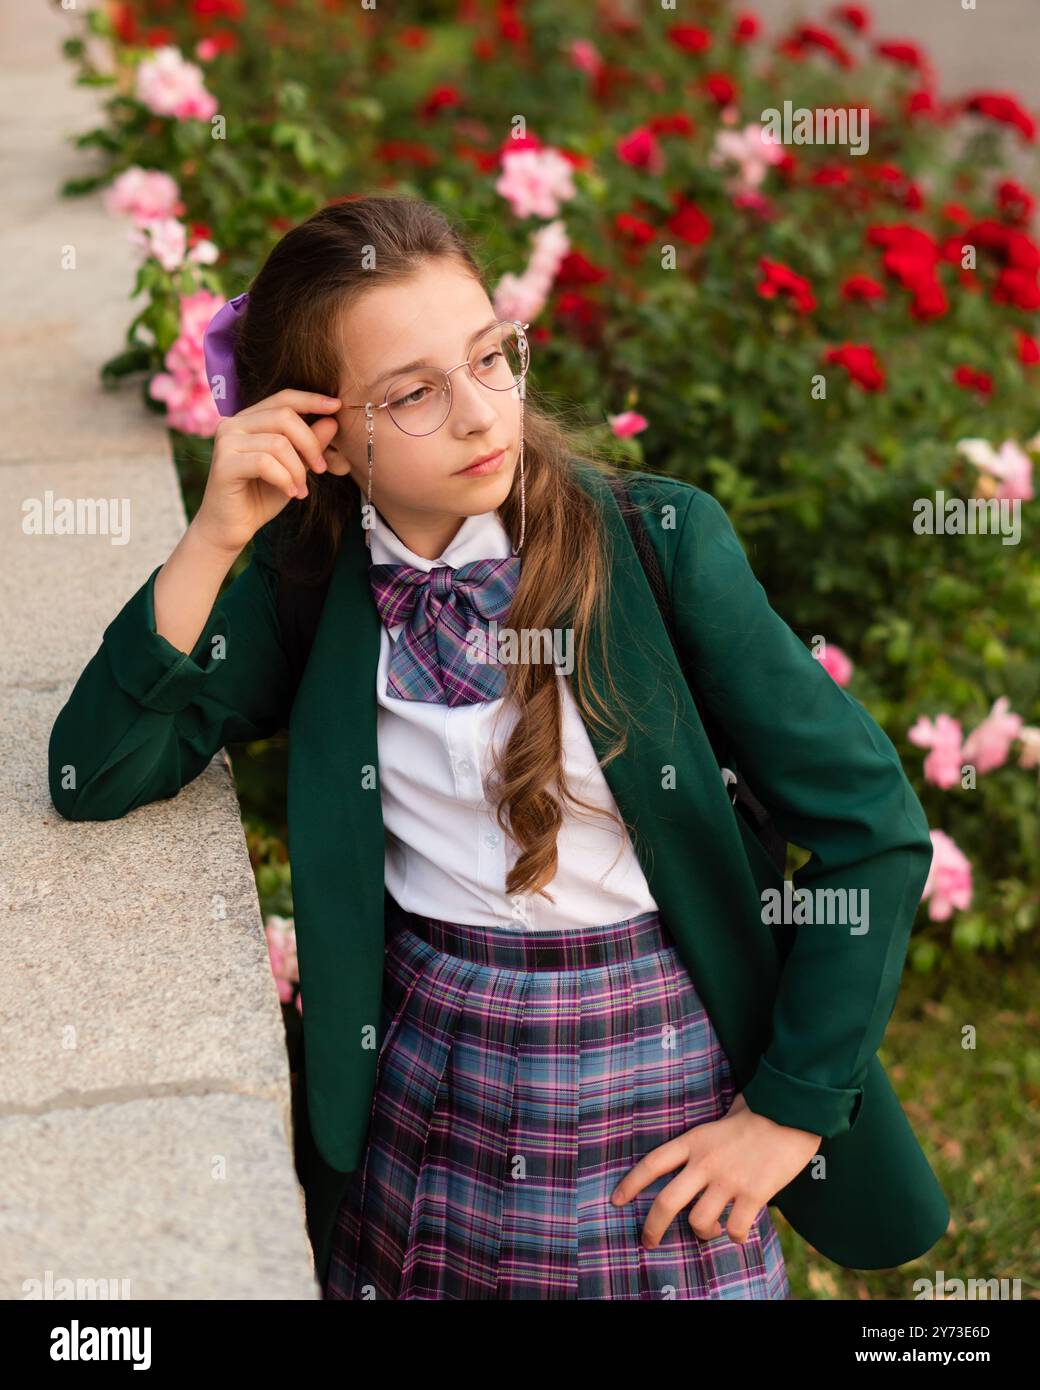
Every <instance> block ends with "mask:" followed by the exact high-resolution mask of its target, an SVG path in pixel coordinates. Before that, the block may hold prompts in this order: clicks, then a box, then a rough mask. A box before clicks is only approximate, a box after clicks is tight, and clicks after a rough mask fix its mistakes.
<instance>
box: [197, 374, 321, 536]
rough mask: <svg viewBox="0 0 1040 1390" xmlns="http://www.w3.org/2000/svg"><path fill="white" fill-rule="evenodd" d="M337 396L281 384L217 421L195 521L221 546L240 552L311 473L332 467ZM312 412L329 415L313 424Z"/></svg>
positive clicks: (298, 493)
mask: <svg viewBox="0 0 1040 1390" xmlns="http://www.w3.org/2000/svg"><path fill="white" fill-rule="evenodd" d="M340 405H341V402H340V400H339V399H338V398H337V397H331V396H322V395H319V394H318V393H316V392H313V391H294V390H292V389H291V388H286V389H285V390H284V391H276V392H275V394H274V395H273V396H267V397H265V398H264V399H263V400H262V401H257V402H256V404H255V405H250V406H247V407H246V408H245V409H244V410H240V411H239V412H238V414H237V415H230V416H225V418H224V419H222V420H221V422H220V424H219V425H218V426H217V430H216V434H215V436H214V443H213V461H212V463H211V464H210V470H209V477H208V478H207V480H206V492H205V495H204V497H203V499H202V505H201V506H200V507H199V510H198V512H197V513H196V515H195V517H194V520H193V523H192V524H193V525H194V526H195V527H196V528H197V530H198V531H199V532H200V533H201V534H202V535H204V536H205V537H206V539H207V540H208V541H209V543H210V544H211V545H213V546H215V547H216V548H217V549H219V550H225V551H227V552H228V553H229V554H234V555H238V554H239V553H240V552H241V551H242V550H244V549H245V547H246V546H247V545H248V544H249V542H250V541H251V540H252V539H253V537H254V536H255V535H256V533H257V531H259V530H260V527H261V526H263V525H265V524H266V523H267V522H268V521H270V520H271V519H272V518H273V517H276V516H277V515H278V513H279V512H280V511H281V510H282V509H283V508H284V507H285V506H286V504H287V503H288V502H290V501H291V500H292V499H293V498H296V497H306V496H307V473H308V470H311V471H313V472H315V473H324V472H325V470H326V468H327V464H326V462H325V459H324V457H323V454H324V451H325V449H326V448H327V447H328V446H329V444H330V443H331V442H332V440H333V439H334V438H335V435H336V431H337V429H338V428H339V425H338V421H337V420H336V418H335V415H334V414H332V413H331V412H334V411H336V410H338V409H339V407H340ZM304 414H309V415H317V414H324V415H326V417H327V418H325V419H321V420H315V422H314V424H313V425H308V424H307V423H306V421H304V419H303V418H302V416H303V415H304Z"/></svg>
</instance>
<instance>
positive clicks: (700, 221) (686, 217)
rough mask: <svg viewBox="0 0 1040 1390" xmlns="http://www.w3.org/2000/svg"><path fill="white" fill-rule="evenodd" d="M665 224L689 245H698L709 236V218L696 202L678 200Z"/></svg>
mask: <svg viewBox="0 0 1040 1390" xmlns="http://www.w3.org/2000/svg"><path fill="white" fill-rule="evenodd" d="M666 226H667V227H668V230H669V231H670V232H673V233H674V234H675V235H676V236H677V237H679V238H680V240H682V241H685V242H688V243H689V245H690V246H700V245H701V244H702V243H703V242H705V241H707V240H708V238H709V237H710V236H711V219H710V218H709V217H708V215H707V214H706V213H703V212H701V210H700V208H699V207H698V206H697V204H696V203H690V202H687V201H686V200H684V199H681V200H680V201H679V204H678V206H677V207H676V210H675V212H673V213H672V215H671V217H669V219H668V221H667V223H666Z"/></svg>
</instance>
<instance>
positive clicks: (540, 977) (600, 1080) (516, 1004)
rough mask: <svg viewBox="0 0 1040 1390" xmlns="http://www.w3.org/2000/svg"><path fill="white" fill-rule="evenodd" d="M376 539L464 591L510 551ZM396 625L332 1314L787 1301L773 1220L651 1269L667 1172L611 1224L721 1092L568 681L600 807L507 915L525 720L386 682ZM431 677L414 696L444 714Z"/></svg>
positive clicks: (672, 1234)
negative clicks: (415, 1307)
mask: <svg viewBox="0 0 1040 1390" xmlns="http://www.w3.org/2000/svg"><path fill="white" fill-rule="evenodd" d="M371 542H372V546H371V559H372V563H373V565H377V566H378V565H407V566H410V567H411V569H412V570H413V571H416V572H421V573H430V572H432V571H434V570H435V569H436V568H437V567H439V566H440V565H442V564H443V565H449V566H451V567H452V569H453V570H454V571H455V572H456V573H459V574H460V575H462V576H463V577H464V578H465V576H466V573H467V572H466V570H465V569H464V566H466V565H467V564H469V563H470V562H477V561H481V560H488V559H491V560H497V559H503V558H505V557H507V556H509V555H510V553H511V549H512V547H511V543H510V540H509V536H508V533H507V532H506V529H505V527H504V526H503V524H502V522H501V519H500V518H499V516H498V514H497V513H496V512H487V513H483V514H481V515H477V516H472V517H467V518H466V519H465V520H464V521H463V522H462V524H461V526H460V527H459V529H458V531H457V532H456V534H455V536H454V537H453V539H452V540H451V542H450V543H449V545H448V546H447V547H446V548H445V550H444V551H443V552H442V554H441V555H440V556H438V557H437V559H436V560H431V559H427V558H426V557H424V556H421V555H418V554H416V553H415V552H414V551H413V550H411V549H410V548H409V547H408V546H407V545H405V544H404V542H403V541H402V540H401V539H400V537H398V536H397V535H396V534H395V533H394V532H393V530H392V529H391V528H390V527H389V526H388V525H387V524H386V522H385V521H384V520H383V518H382V517H381V516H380V515H379V514H378V512H377V513H376V516H375V519H374V526H373V529H372V532H371ZM424 621H425V620H424V619H423V617H422V615H420V623H422V622H424ZM404 627H405V624H404V623H401V622H391V623H390V624H389V625H387V623H386V622H385V621H384V625H383V629H382V632H381V635H380V653H379V662H378V665H377V669H376V683H375V692H376V702H377V705H378V713H377V739H378V749H379V781H380V786H381V788H382V796H381V804H382V814H383V826H384V831H385V835H386V886H387V903H388V913H387V934H388V949H387V957H386V964H385V968H384V981H383V1012H382V1045H381V1050H380V1056H379V1062H378V1067H377V1074H376V1085H375V1094H374V1097H373V1106H372V1114H371V1118H370V1121H369V1132H368V1140H367V1145H366V1149H365V1157H364V1160H363V1162H362V1164H361V1166H360V1168H359V1169H358V1170H357V1171H356V1173H355V1174H354V1175H352V1178H351V1181H350V1183H349V1184H348V1186H347V1190H346V1192H345V1194H344V1197H343V1200H342V1201H341V1203H340V1208H339V1212H338V1214H337V1218H336V1228H335V1232H334V1235H333V1244H332V1253H331V1258H330V1262H329V1270H328V1274H327V1277H326V1280H325V1293H326V1297H328V1298H343V1299H350V1298H386V1299H397V1300H400V1299H434V1298H437V1299H487V1298H495V1299H537V1298H546V1299H556V1298H577V1299H586V1300H587V1299H616V1298H629V1299H631V1298H635V1299H640V1298H641V1299H649V1298H655V1297H656V1298H662V1297H669V1298H679V1299H690V1298H786V1297H788V1295H789V1292H790V1289H789V1285H788V1282H787V1276H786V1271H785V1267H784V1261H783V1253H782V1250H781V1247H780V1240H779V1237H778V1235H777V1232H776V1229H775V1227H774V1225H773V1222H772V1219H771V1217H770V1215H769V1212H768V1209H767V1208H766V1207H763V1208H762V1209H761V1211H760V1212H759V1213H758V1215H757V1218H756V1220H755V1221H754V1222H753V1224H752V1226H751V1229H750V1230H749V1234H748V1239H747V1241H746V1242H743V1243H740V1244H734V1243H733V1242H732V1241H731V1240H730V1239H729V1237H728V1236H726V1235H723V1236H721V1237H717V1238H715V1239H714V1240H711V1241H702V1240H699V1239H698V1238H697V1237H696V1236H695V1235H694V1233H693V1232H692V1231H691V1230H690V1228H689V1227H688V1226H686V1227H684V1226H683V1225H682V1223H681V1222H675V1223H673V1225H672V1226H671V1227H670V1228H669V1230H668V1231H667V1232H666V1234H665V1236H664V1238H663V1239H662V1241H661V1243H660V1245H659V1246H658V1247H657V1249H655V1250H652V1251H648V1250H646V1249H644V1248H643V1246H642V1244H641V1243H640V1233H641V1231H642V1228H643V1225H644V1224H645V1221H646V1218H647V1215H648V1213H649V1210H650V1207H651V1205H652V1204H653V1201H654V1199H655V1197H656V1196H657V1194H658V1192H659V1191H660V1190H661V1188H663V1187H664V1186H665V1185H666V1183H667V1182H668V1181H669V1180H670V1179H671V1177H672V1175H671V1174H668V1175H667V1176H664V1177H661V1178H659V1179H657V1180H655V1182H654V1183H652V1184H650V1185H648V1187H647V1188H645V1189H644V1191H643V1192H642V1193H640V1194H638V1196H637V1197H636V1198H635V1199H633V1200H632V1201H631V1202H629V1203H627V1204H626V1205H625V1206H624V1207H622V1208H615V1207H613V1206H612V1205H611V1204H610V1193H611V1192H612V1191H613V1189H614V1188H615V1187H616V1186H617V1183H618V1182H619V1181H620V1180H621V1178H622V1177H623V1176H624V1175H625V1174H626V1173H627V1172H628V1171H629V1170H630V1169H631V1168H632V1167H633V1165H634V1164H635V1162H636V1161H637V1159H638V1157H640V1156H641V1155H642V1154H644V1153H647V1152H649V1151H650V1150H651V1149H653V1148H656V1147H657V1146H659V1145H661V1144H664V1143H667V1141H668V1140H669V1139H672V1138H674V1137H675V1136H676V1135H678V1134H682V1133H685V1132H686V1131H687V1130H689V1129H692V1128H693V1127H694V1125H697V1124H702V1123H704V1122H706V1121H710V1120H716V1119H719V1118H721V1116H722V1115H724V1114H725V1112H726V1110H727V1109H728V1107H729V1105H730V1103H731V1102H732V1099H733V1095H734V1091H735V1087H734V1083H733V1079H732V1075H731V1072H730V1069H729V1065H728V1062H727V1059H726V1057H725V1054H724V1052H723V1050H722V1048H721V1046H720V1044H719V1041H718V1038H717V1036H716V1034H715V1032H714V1029H713V1028H712V1026H711V1022H710V1020H709V1019H708V1017H707V1014H706V1012H705V1010H704V1007H703V1005H702V1003H701V1001H700V999H699V997H698V996H697V993H696V989H695V987H694V986H693V983H692V981H691V980H690V978H689V975H688V973H687V972H686V970H685V968H684V967H683V964H682V960H681V957H680V956H679V953H678V951H677V949H676V947H675V944H674V942H673V941H672V940H671V938H670V936H669V935H668V933H667V928H666V926H665V924H664V923H662V922H661V920H660V916H659V913H658V911H657V904H656V903H655V901H654V898H653V895H652V893H651V891H650V886H649V884H648V883H647V881H646V876H645V874H644V873H643V870H642V868H641V867H640V864H639V860H638V858H637V857H636V854H635V852H634V850H633V848H632V844H631V840H630V839H629V836H628V835H627V834H626V833H625V832H624V831H623V830H620V829H619V827H618V826H617V825H616V824H615V823H613V822H611V821H610V820H609V819H607V815H608V814H609V812H610V811H616V810H617V806H616V803H615V801H614V797H613V795H612V794H611V791H610V788H609V786H608V784H607V782H606V779H605V778H604V776H603V773H602V771H601V770H600V767H599V763H598V761H597V758H596V754H595V750H594V749H593V747H592V743H591V741H590V739H589V736H588V732H587V731H586V729H585V725H584V723H583V722H582V718H581V715H580V712H579V710H578V706H577V703H576V701H575V699H574V696H573V694H572V692H571V690H570V687H569V685H568V684H567V681H566V680H565V679H564V677H563V675H561V674H558V675H557V680H558V681H559V683H560V696H561V703H562V742H563V755H564V771H565V775H566V778H567V781H568V785H569V786H570V787H571V788H572V790H573V792H574V794H575V795H577V796H580V797H581V798H582V800H583V801H585V802H587V803H588V804H589V811H588V813H586V812H585V811H584V810H583V811H582V813H581V814H580V815H579V814H577V813H576V812H575V811H574V810H573V809H572V808H571V807H570V806H568V805H566V804H565V805H564V808H563V822H562V825H561V826H560V829H559V831H558V833H557V838H556V846H557V853H558V868H557V871H556V873H555V875H554V877H553V879H552V882H551V884H550V885H549V888H550V892H551V894H552V899H553V901H549V900H548V899H547V898H544V897H542V896H540V895H536V894H530V895H528V894H512V895H510V894H507V893H506V891H505V883H506V874H507V869H508V868H509V866H510V865H511V864H512V863H513V862H514V861H515V859H516V855H517V846H516V845H515V843H514V842H512V841H511V840H509V839H508V837H507V836H505V835H504V834H503V833H502V831H501V828H500V827H499V825H498V822H497V820H496V817H495V813H494V805H493V802H492V801H491V800H489V799H488V797H487V796H486V795H485V791H486V788H487V785H488V779H489V776H490V773H491V769H492V753H493V751H494V750H496V749H497V750H501V749H503V748H504V747H505V744H506V743H507V742H508V739H509V735H510V733H511V731H512V728H513V725H514V724H515V722H516V718H517V715H518V710H517V709H516V706H515V705H514V704H513V702H512V701H507V700H506V699H505V698H503V697H501V696H499V697H491V698H487V699H481V700H473V701H472V702H469V703H462V704H459V705H458V706H456V707H449V706H448V705H447V704H445V703H437V702H431V701H428V700H419V699H404V698H399V696H398V695H397V693H396V692H395V690H394V689H391V688H390V683H389V681H388V675H389V672H390V664H391V660H392V658H393V657H394V655H395V653H399V652H400V647H399V638H400V634H401V632H402V629H403V628H404ZM538 654H539V656H540V657H541V658H542V659H546V658H548V657H551V658H552V659H553V661H554V662H555V661H556V660H557V658H561V657H562V656H563V655H564V654H565V649H564V647H563V645H562V643H557V645H556V646H555V647H551V646H550V647H548V648H546V647H543V648H542V649H541V650H540V651H539V653H538ZM529 655H530V653H529ZM435 664H436V663H435ZM425 673H426V668H425V666H423V665H420V666H419V667H418V675H417V677H416V679H417V680H418V681H419V682H420V683H421V684H422V685H423V686H424V691H423V693H425V694H430V693H435V694H444V693H445V692H444V691H443V690H440V691H438V690H436V689H435V688H434V689H433V690H430V689H429V688H426V682H425V679H424V677H425ZM406 675H407V671H406V672H405V673H404V674H403V676H402V679H401V681H400V682H398V683H397V684H398V685H400V686H402V687H404V688H407V686H408V681H407V680H406V679H405V676H406ZM305 1007H306V1005H305ZM728 1215H729V1208H728V1207H727V1208H726V1210H725V1212H724V1219H725V1217H728Z"/></svg>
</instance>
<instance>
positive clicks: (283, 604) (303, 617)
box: [253, 517, 329, 689]
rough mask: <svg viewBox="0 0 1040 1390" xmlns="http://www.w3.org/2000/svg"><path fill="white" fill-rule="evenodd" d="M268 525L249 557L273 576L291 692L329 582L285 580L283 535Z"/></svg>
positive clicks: (297, 681) (256, 538)
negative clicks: (291, 685) (290, 674)
mask: <svg viewBox="0 0 1040 1390" xmlns="http://www.w3.org/2000/svg"><path fill="white" fill-rule="evenodd" d="M279 521H280V518H278V517H276V518H275V521H274V522H268V523H267V524H266V525H265V526H261V528H260V530H259V531H258V532H257V533H256V535H255V536H254V537H253V556H254V558H255V559H256V560H257V562H258V563H260V564H263V565H266V566H268V568H269V569H271V570H273V571H274V573H275V574H276V575H277V590H276V595H277V596H276V607H277V611H278V626H279V630H280V632H281V638H282V646H283V648H284V649H285V655H286V657H287V659H288V662H289V669H290V671H291V672H292V680H293V688H294V689H295V688H297V687H298V686H299V684H300V680H301V678H302V676H303V672H304V668H305V667H306V665H307V658H308V657H309V656H310V651H311V647H312V646H313V645H314V637H315V634H316V633H317V631H318V623H319V621H320V620H321V614H322V609H323V608H324V607H325V596H326V594H327V593H328V589H329V580H328V579H326V580H325V582H324V583H321V584H304V583H300V582H298V581H296V580H292V579H289V578H287V577H286V575H285V573H284V572H283V568H282V564H281V560H280V552H281V547H282V546H283V545H284V543H285V541H284V534H283V532H282V530H281V527H280V526H279V525H278V524H277V523H279Z"/></svg>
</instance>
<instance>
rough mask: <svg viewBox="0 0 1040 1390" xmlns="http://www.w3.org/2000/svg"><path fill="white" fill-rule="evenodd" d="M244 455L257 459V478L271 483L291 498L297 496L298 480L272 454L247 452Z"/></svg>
mask: <svg viewBox="0 0 1040 1390" xmlns="http://www.w3.org/2000/svg"><path fill="white" fill-rule="evenodd" d="M244 457H246V458H253V459H255V460H256V464H255V468H256V474H255V476H256V477H257V478H262V479H263V480H264V482H265V483H270V484H271V486H272V487H276V488H277V489H278V491H279V492H284V493H285V495H286V496H287V497H288V498H289V499H290V500H292V499H293V498H295V496H296V480H295V478H294V477H293V476H292V474H291V473H290V472H289V470H288V469H287V468H286V467H285V465H284V464H282V463H279V462H278V460H277V459H276V458H272V456H271V455H270V454H246V455H245V456H244Z"/></svg>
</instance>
